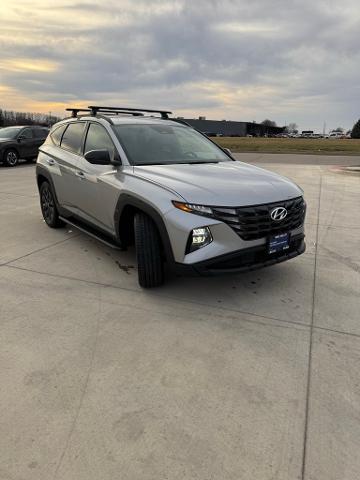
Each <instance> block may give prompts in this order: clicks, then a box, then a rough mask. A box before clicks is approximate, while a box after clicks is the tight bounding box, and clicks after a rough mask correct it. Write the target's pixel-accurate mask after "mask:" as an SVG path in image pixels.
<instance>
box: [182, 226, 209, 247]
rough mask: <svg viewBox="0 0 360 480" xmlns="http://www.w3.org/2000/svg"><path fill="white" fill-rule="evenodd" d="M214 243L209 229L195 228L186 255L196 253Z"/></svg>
mask: <svg viewBox="0 0 360 480" xmlns="http://www.w3.org/2000/svg"><path fill="white" fill-rule="evenodd" d="M212 241H213V238H212V236H211V232H210V229H209V227H201V228H194V230H192V232H191V233H190V237H189V241H188V245H187V248H186V253H191V252H194V251H195V250H198V249H199V248H202V247H205V246H206V245H209V243H211V242H212Z"/></svg>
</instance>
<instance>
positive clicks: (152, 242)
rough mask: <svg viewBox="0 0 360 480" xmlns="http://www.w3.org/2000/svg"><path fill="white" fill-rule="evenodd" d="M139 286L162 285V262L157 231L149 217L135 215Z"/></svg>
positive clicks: (140, 214) (139, 214)
mask: <svg viewBox="0 0 360 480" xmlns="http://www.w3.org/2000/svg"><path fill="white" fill-rule="evenodd" d="M134 231H135V248H136V257H137V262H138V277H139V284H140V286H141V287H144V288H151V287H158V286H159V285H162V284H163V283H164V262H163V259H162V255H161V243H160V237H159V233H158V230H157V228H156V226H155V224H154V222H153V221H152V220H151V218H150V217H148V216H147V215H145V214H144V213H137V214H136V215H135V219H134Z"/></svg>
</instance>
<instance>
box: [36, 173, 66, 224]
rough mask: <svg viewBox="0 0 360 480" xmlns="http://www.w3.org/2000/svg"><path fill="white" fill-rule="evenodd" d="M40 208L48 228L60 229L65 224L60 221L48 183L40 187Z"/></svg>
mask: <svg viewBox="0 0 360 480" xmlns="http://www.w3.org/2000/svg"><path fill="white" fill-rule="evenodd" d="M40 207H41V212H42V215H43V218H44V220H45V222H46V224H47V225H48V226H49V227H50V228H61V227H63V226H64V225H65V223H64V222H63V221H62V220H60V218H59V212H58V209H57V207H56V202H55V198H54V194H53V191H52V188H51V186H50V184H49V183H48V182H43V183H42V184H41V186H40Z"/></svg>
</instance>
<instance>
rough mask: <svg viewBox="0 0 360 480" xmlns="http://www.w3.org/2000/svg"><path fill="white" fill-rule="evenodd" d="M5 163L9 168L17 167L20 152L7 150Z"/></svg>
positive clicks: (4, 158)
mask: <svg viewBox="0 0 360 480" xmlns="http://www.w3.org/2000/svg"><path fill="white" fill-rule="evenodd" d="M3 162H4V164H5V165H6V166H7V167H16V165H17V164H18V163H19V154H18V152H17V151H16V150H14V149H12V148H10V149H9V150H6V152H5V153H4V157H3Z"/></svg>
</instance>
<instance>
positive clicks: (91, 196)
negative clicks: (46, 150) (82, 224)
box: [76, 123, 119, 234]
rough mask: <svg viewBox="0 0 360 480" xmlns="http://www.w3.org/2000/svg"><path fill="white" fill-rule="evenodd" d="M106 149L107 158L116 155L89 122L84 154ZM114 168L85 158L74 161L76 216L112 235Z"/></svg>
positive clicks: (107, 139)
mask: <svg viewBox="0 0 360 480" xmlns="http://www.w3.org/2000/svg"><path fill="white" fill-rule="evenodd" d="M103 149H106V150H108V151H109V152H110V156H111V157H113V156H114V155H116V149H115V146H114V144H113V142H112V140H111V138H110V136H109V134H108V133H107V131H106V130H105V128H104V127H103V126H102V125H100V124H98V123H90V124H89V127H88V131H87V134H86V139H85V145H84V154H85V153H86V152H89V151H91V150H103ZM117 173H118V171H117V169H116V167H114V166H113V165H93V164H91V163H89V162H88V161H87V160H86V159H85V157H80V158H79V162H78V172H77V178H78V186H77V189H76V205H77V207H78V209H79V213H80V215H81V216H82V217H83V218H84V220H87V221H88V222H91V223H92V224H94V225H96V226H97V227H99V228H101V229H103V230H105V231H107V232H108V233H110V234H114V233H115V228H114V211H115V205H116V202H117V199H118V197H119V187H118V181H117V180H116V178H115V175H116V177H117Z"/></svg>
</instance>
